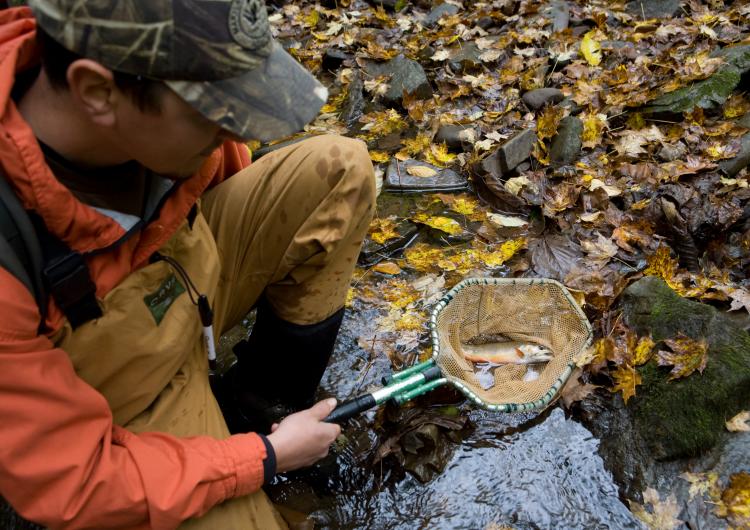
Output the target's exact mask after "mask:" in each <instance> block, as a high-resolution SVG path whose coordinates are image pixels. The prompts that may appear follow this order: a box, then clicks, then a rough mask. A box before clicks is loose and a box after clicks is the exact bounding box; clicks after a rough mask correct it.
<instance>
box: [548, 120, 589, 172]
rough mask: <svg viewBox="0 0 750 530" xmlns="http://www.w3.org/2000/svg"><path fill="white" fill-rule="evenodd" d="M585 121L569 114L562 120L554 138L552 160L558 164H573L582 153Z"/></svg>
mask: <svg viewBox="0 0 750 530" xmlns="http://www.w3.org/2000/svg"><path fill="white" fill-rule="evenodd" d="M582 134H583V122H582V121H581V120H580V119H578V118H576V117H575V116H567V117H565V118H563V119H562V120H561V121H560V125H559V126H558V127H557V134H556V135H555V137H554V138H552V145H551V146H550V153H549V155H550V160H551V161H552V162H555V163H557V164H571V163H573V162H574V161H575V160H576V159H577V158H578V156H579V155H580V153H581V135H582Z"/></svg>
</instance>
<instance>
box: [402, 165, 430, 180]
mask: <svg viewBox="0 0 750 530" xmlns="http://www.w3.org/2000/svg"><path fill="white" fill-rule="evenodd" d="M406 172H407V173H408V174H409V175H412V176H414V177H424V178H427V177H434V176H435V175H437V171H435V170H434V169H432V168H431V167H429V166H417V165H413V166H409V167H407V168H406Z"/></svg>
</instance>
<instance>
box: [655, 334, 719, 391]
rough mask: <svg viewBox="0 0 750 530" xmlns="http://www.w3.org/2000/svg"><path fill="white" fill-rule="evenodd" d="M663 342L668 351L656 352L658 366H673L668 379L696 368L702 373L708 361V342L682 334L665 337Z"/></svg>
mask: <svg viewBox="0 0 750 530" xmlns="http://www.w3.org/2000/svg"><path fill="white" fill-rule="evenodd" d="M664 343H665V344H666V345H667V346H669V348H671V350H672V351H671V352H670V351H664V350H660V351H659V352H658V354H657V355H658V358H659V366H673V368H672V371H671V372H670V376H669V380H670V381H673V380H675V379H680V378H682V377H687V376H688V375H690V374H692V373H693V372H695V371H696V370H697V371H698V372H700V373H703V370H704V369H705V368H706V363H707V362H708V344H707V343H706V341H705V340H700V341H696V340H693V339H691V338H689V337H686V336H684V335H679V336H677V337H676V338H674V339H666V340H665V341H664Z"/></svg>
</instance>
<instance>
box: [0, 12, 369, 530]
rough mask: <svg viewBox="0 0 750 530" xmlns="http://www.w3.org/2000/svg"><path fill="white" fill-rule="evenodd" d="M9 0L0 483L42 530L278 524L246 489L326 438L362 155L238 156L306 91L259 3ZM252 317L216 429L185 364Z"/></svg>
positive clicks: (293, 125)
mask: <svg viewBox="0 0 750 530" xmlns="http://www.w3.org/2000/svg"><path fill="white" fill-rule="evenodd" d="M28 4H29V6H30V7H21V8H15V9H6V10H3V11H0V76H2V87H4V88H3V90H1V91H0V106H2V109H3V113H2V121H1V122H0V127H2V132H3V134H2V135H0V156H1V157H2V158H1V162H2V179H0V184H2V186H0V188H2V190H3V194H5V197H3V200H4V201H6V199H8V200H7V201H6V202H9V203H12V202H13V200H15V206H13V205H11V206H9V207H8V208H7V211H8V212H10V214H9V215H8V216H7V217H8V218H9V219H11V220H13V221H14V223H11V224H14V227H15V228H16V229H17V231H16V233H17V234H20V236H21V237H17V238H10V239H8V240H6V239H7V238H6V239H3V240H2V242H3V244H4V245H5V246H3V252H2V254H3V256H5V257H4V258H2V259H0V263H1V264H2V268H0V307H2V319H1V320H0V424H1V425H2V430H1V431H0V440H1V443H0V495H2V497H4V498H5V499H7V501H8V502H9V503H10V504H11V505H12V506H13V507H14V508H15V509H16V510H17V511H18V512H19V513H20V514H21V515H22V516H23V517H25V518H27V519H30V520H32V521H34V522H37V523H39V524H42V525H45V526H48V527H50V528H99V529H104V528H159V529H161V528H176V527H178V526H179V527H180V528H207V529H208V528H211V529H214V528H227V529H229V528H231V529H235V530H242V529H261V528H262V529H272V528H284V527H285V523H284V521H283V520H282V519H281V518H280V517H279V515H278V513H277V512H276V511H275V509H274V508H273V506H272V504H271V503H270V502H269V500H268V499H267V497H266V496H265V494H264V493H263V491H262V490H261V486H262V485H263V484H264V482H266V481H268V480H270V479H271V478H272V477H273V476H274V474H275V473H277V472H281V471H287V470H291V469H295V468H299V467H302V466H306V465H310V464H312V463H313V462H315V461H316V460H318V459H319V458H321V457H323V456H325V455H326V454H327V451H328V447H329V446H330V444H331V443H332V442H333V441H334V439H335V438H336V436H337V435H338V434H339V431H340V429H339V427H338V426H337V425H333V424H329V423H326V422H323V421H321V420H322V419H323V418H325V416H326V415H327V414H328V413H330V412H331V410H332V409H333V407H334V405H335V403H333V402H332V401H333V400H330V401H329V400H326V401H321V402H319V403H317V404H314V403H313V397H314V393H315V390H316V388H317V385H318V383H319V381H320V378H321V376H322V374H323V371H324V370H325V367H326V364H327V361H328V358H329V356H330V353H331V351H332V348H333V343H334V340H335V338H336V334H337V332H338V328H339V325H340V323H341V319H342V315H343V309H342V307H343V305H344V300H345V296H346V291H347V288H348V282H349V278H350V276H351V273H352V271H353V268H354V264H355V261H356V258H357V255H358V252H359V249H360V246H361V242H362V239H363V237H364V234H365V232H366V230H367V226H368V224H369V220H370V218H371V216H372V210H373V202H374V198H375V197H374V196H375V191H374V180H373V173H372V165H371V163H370V161H369V157H368V155H367V151H366V149H365V147H364V145H363V144H362V143H361V142H359V141H356V140H351V139H347V138H342V137H336V136H320V137H316V138H313V139H310V140H307V141H303V142H300V143H297V144H294V145H292V146H289V147H286V148H284V149H279V150H277V151H275V152H273V153H272V154H270V155H267V156H265V157H263V158H261V159H260V160H258V161H257V162H255V163H253V164H252V165H250V159H249V153H248V150H247V148H246V147H245V146H244V145H243V144H242V143H238V142H241V141H243V140H247V139H251V138H252V139H259V140H263V141H267V140H270V139H274V138H279V137H283V136H285V135H289V134H291V133H293V132H295V131H297V130H299V129H301V128H302V127H303V126H304V125H305V124H306V123H307V122H309V121H311V120H312V119H313V118H314V117H315V115H316V114H317V112H318V110H319V108H320V106H321V105H322V104H323V103H324V101H325V98H326V92H325V89H324V88H323V87H322V86H321V85H320V84H319V83H318V82H317V81H316V80H315V79H314V78H313V77H312V76H311V75H310V74H309V73H307V72H306V71H305V70H304V69H303V68H302V67H301V66H299V65H298V64H297V63H296V62H295V61H294V60H293V59H292V58H291V57H290V56H289V55H287V54H286V52H284V51H283V49H282V48H281V47H280V46H279V45H278V44H277V43H276V42H275V41H274V40H273V39H272V38H271V36H270V31H269V27H268V20H267V16H266V11H265V6H264V4H263V2H262V0H213V1H210V2H209V1H203V0H175V1H172V0H154V1H150V2H140V1H136V0H127V1H118V2H114V1H105V2H101V1H93V0H91V1H86V0H29V2H28ZM8 193H9V194H11V195H12V197H8V196H7V194H8ZM11 199H13V200H11ZM6 224H7V223H6ZM5 232H6V229H5V227H4V228H3V235H4V236H5V235H6V233H5ZM13 256H17V257H19V259H18V260H16V261H14V260H15V257H13ZM19 264H20V266H19ZM19 271H20V272H19ZM40 278H41V280H39V281H35V279H36V280H38V279H40ZM252 307H257V308H258V313H257V315H258V317H257V322H256V324H255V327H254V328H253V330H252V333H251V335H250V337H249V338H248V340H247V341H244V342H242V343H241V344H240V345H239V346H238V348H237V353H238V358H239V362H238V364H237V365H236V366H235V367H233V368H232V370H230V372H229V373H228V374H227V375H226V377H224V378H223V379H222V380H221V381H219V384H218V385H217V387H216V388H217V390H216V392H217V394H218V395H219V396H220V397H221V400H222V407H223V408H224V411H225V415H226V420H225V415H224V414H222V411H221V408H220V406H219V404H218V403H217V400H216V398H215V397H214V392H212V390H211V386H210V384H209V377H208V373H209V365H210V363H209V356H210V355H212V353H213V347H214V342H215V338H218V336H219V335H220V334H221V333H222V332H224V331H226V330H228V329H229V328H231V327H233V326H234V325H236V324H237V323H239V322H240V321H241V320H242V318H243V317H244V316H245V315H246V314H247V312H248V311H249V310H250V309H251V308H252ZM212 333H213V334H212ZM295 411H297V412H295ZM282 418H283V419H282ZM227 421H229V422H230V426H231V430H232V432H233V433H236V434H232V435H230V430H229V429H228V427H227ZM250 429H256V432H247V431H248V430H250Z"/></svg>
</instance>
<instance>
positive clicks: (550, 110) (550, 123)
mask: <svg viewBox="0 0 750 530" xmlns="http://www.w3.org/2000/svg"><path fill="white" fill-rule="evenodd" d="M564 112H565V109H563V108H562V107H553V106H547V107H544V109H542V112H541V114H540V115H539V117H538V118H537V119H536V134H537V137H538V138H539V140H543V139H545V138H552V137H553V136H554V135H555V134H557V126H558V125H559V124H560V120H562V118H563V113H564Z"/></svg>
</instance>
